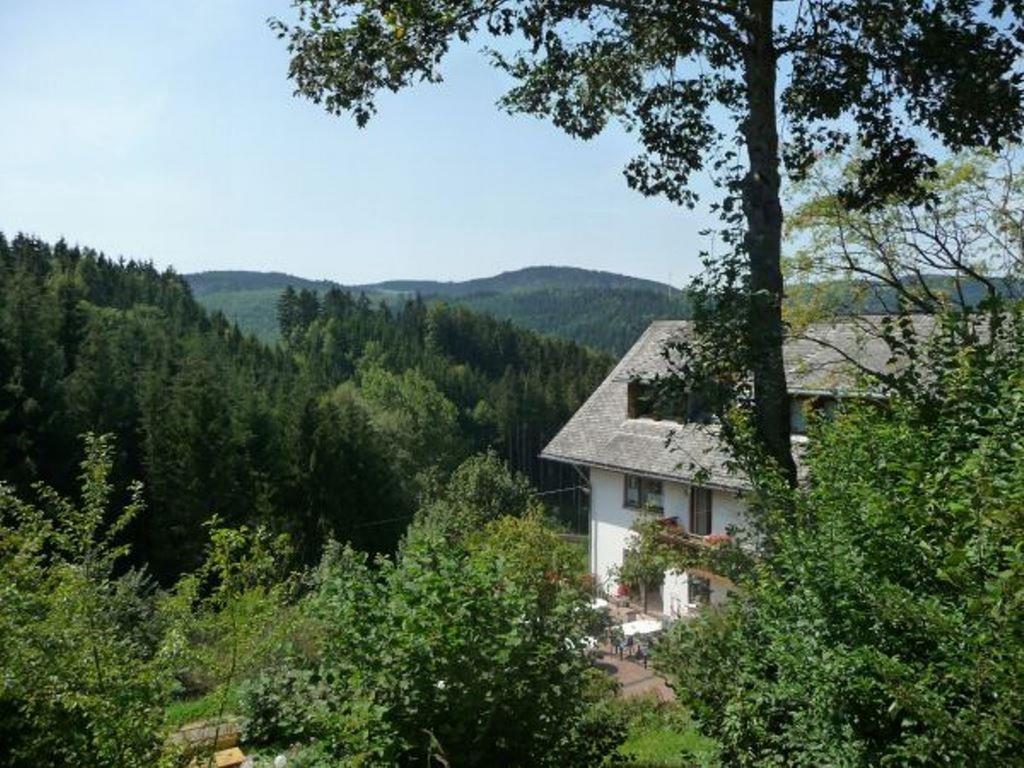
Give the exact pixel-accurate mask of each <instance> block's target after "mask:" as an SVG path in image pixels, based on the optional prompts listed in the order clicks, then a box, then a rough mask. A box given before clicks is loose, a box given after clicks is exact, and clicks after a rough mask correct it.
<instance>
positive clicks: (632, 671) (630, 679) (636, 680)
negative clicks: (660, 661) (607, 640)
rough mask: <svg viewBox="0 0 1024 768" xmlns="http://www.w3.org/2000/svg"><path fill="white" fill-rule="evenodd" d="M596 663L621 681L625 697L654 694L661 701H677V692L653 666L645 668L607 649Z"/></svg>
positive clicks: (622, 693) (621, 691) (620, 693)
mask: <svg viewBox="0 0 1024 768" xmlns="http://www.w3.org/2000/svg"><path fill="white" fill-rule="evenodd" d="M595 664H596V665H597V667H598V668H599V669H603V670H604V671H605V672H607V673H608V674H609V675H612V676H613V677H614V678H615V679H616V680H618V681H619V684H620V685H621V686H622V688H621V690H620V692H619V695H620V696H622V697H623V698H624V699H632V698H635V697H637V696H652V695H653V696H656V697H657V698H658V699H659V700H660V701H675V698H676V694H675V692H674V691H673V690H672V689H671V688H669V687H668V684H667V683H666V682H665V678H663V677H661V676H660V675H658V674H657V673H656V672H655V671H654V669H653V668H651V667H648V668H647V669H644V665H643V664H642V663H637V662H635V661H630V660H629V659H620V658H619V657H618V655H616V654H614V653H609V652H607V651H602V652H601V655H600V656H599V657H598V659H597V661H596V662H595Z"/></svg>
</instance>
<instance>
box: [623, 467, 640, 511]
mask: <svg viewBox="0 0 1024 768" xmlns="http://www.w3.org/2000/svg"><path fill="white" fill-rule="evenodd" d="M626 506H627V507H634V508H635V507H639V506H640V478H639V477H637V476H636V475H626Z"/></svg>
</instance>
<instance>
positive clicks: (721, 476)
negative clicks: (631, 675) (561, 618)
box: [541, 318, 892, 617]
mask: <svg viewBox="0 0 1024 768" xmlns="http://www.w3.org/2000/svg"><path fill="white" fill-rule="evenodd" d="M877 325H878V318H875V319H870V318H856V319H851V320H850V321H848V322H844V323H834V324H821V325H812V326H810V327H809V328H807V329H806V330H805V331H804V332H803V333H801V334H800V335H799V336H792V337H790V338H788V339H787V341H786V344H785V347H784V350H783V355H784V359H785V363H786V376H787V382H788V385H789V390H790V396H791V426H792V431H793V435H794V436H793V440H794V442H795V443H800V442H802V441H805V440H806V437H805V436H804V435H803V432H804V431H805V428H806V421H807V418H806V417H807V414H808V412H809V411H810V410H812V409H826V410H827V409H829V408H830V407H832V405H834V404H835V403H836V402H837V401H838V400H839V399H840V398H843V397H863V396H870V395H871V394H872V393H871V392H869V391H866V390H865V389H864V388H863V386H858V381H859V379H858V370H863V369H867V370H874V371H883V370H885V369H887V368H889V367H890V366H891V364H892V361H891V360H890V352H889V348H888V346H887V345H886V344H885V343H884V342H883V341H882V340H881V339H880V338H879V337H878V335H877V334H873V333H872V329H874V330H877ZM690 333H692V326H691V324H690V323H689V322H687V321H658V322H655V323H652V324H651V325H650V326H649V327H648V329H647V330H646V331H645V332H644V334H643V335H642V336H641V337H640V339H639V340H638V341H637V342H636V344H634V346H633V347H632V348H631V349H630V350H629V352H627V353H626V355H625V356H624V357H623V358H622V360H621V361H620V362H619V364H618V365H617V366H616V367H615V369H614V370H613V371H612V372H611V373H610V374H609V375H608V377H607V378H606V379H605V381H604V382H603V383H602V384H601V385H600V386H599V387H598V388H597V390H596V391H595V392H594V393H593V394H592V395H591V396H590V398H588V400H587V401H586V403H584V404H583V406H582V407H581V408H580V409H579V411H577V412H576V414H575V415H574V416H573V417H572V419H570V420H569V422H568V423H567V424H566V425H565V426H564V427H563V428H562V429H561V431H560V432H559V433H558V434H557V435H556V436H555V438H554V439H553V440H552V441H551V442H550V443H549V444H548V445H547V446H546V447H545V449H544V450H543V451H542V453H541V456H542V457H543V458H546V459H549V460H551V461H558V462H564V463H569V464H573V465H575V466H576V467H577V468H578V469H579V470H580V472H581V474H583V475H584V476H585V477H587V480H588V484H589V490H590V520H589V546H590V553H589V561H590V571H591V574H592V575H593V578H594V580H595V583H596V584H597V586H598V589H599V590H600V591H602V592H604V593H606V594H609V595H614V594H616V593H617V592H618V590H619V585H618V583H617V581H616V572H617V569H618V568H619V566H621V565H622V562H623V559H624V556H625V553H626V551H627V550H628V549H629V547H630V544H631V542H632V540H633V537H634V535H635V534H634V533H633V530H632V528H633V525H634V524H635V523H636V522H637V520H638V517H639V516H641V515H655V516H657V517H660V518H665V519H668V520H671V522H672V523H673V524H674V525H675V526H678V529H680V530H682V531H683V532H685V533H687V534H690V535H693V536H698V537H702V536H716V535H730V534H734V533H736V532H738V531H741V530H743V529H745V528H746V527H747V526H748V524H749V519H748V498H747V494H748V493H749V491H750V487H751V486H750V482H749V480H748V479H747V478H746V477H745V476H743V475H741V474H739V473H737V472H736V471H734V470H733V469H732V468H731V467H730V462H729V456H728V454H727V453H726V450H725V448H724V446H723V444H722V441H721V440H720V439H719V435H718V427H717V425H716V424H715V423H714V420H713V419H711V418H710V416H709V414H707V413H704V412H703V411H702V409H701V406H700V403H699V402H688V403H686V404H684V405H683V406H681V407H678V408H676V409H674V412H672V413H668V414H666V413H655V412H652V411H653V410H654V409H653V408H652V407H651V406H650V405H648V400H647V398H645V397H644V386H645V383H647V382H650V381H651V380H652V379H653V378H655V377H657V376H659V375H665V374H668V373H669V372H670V371H671V369H672V365H671V362H670V356H669V355H666V352H665V350H666V347H667V345H668V346H670V345H671V342H673V341H674V340H677V339H680V338H681V337H682V338H685V337H686V336H687V335H688V334H690ZM731 586H732V585H731V584H730V583H729V582H728V581H727V580H726V579H724V578H722V577H720V576H718V575H717V574H714V573H710V572H706V571H695V570H691V571H688V572H676V571H669V572H667V573H666V574H665V576H664V579H663V581H662V584H661V587H660V590H659V592H658V594H654V595H652V594H648V595H646V596H645V597H646V600H645V603H646V605H647V610H648V611H649V612H652V613H661V614H664V615H666V616H669V617H682V616H685V615H687V614H688V613H691V612H693V611H695V610H697V609H699V607H700V606H701V605H704V604H709V603H710V604H715V603H720V602H721V601H723V600H725V599H726V598H727V596H728V594H729V591H730V588H731Z"/></svg>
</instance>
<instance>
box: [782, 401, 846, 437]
mask: <svg viewBox="0 0 1024 768" xmlns="http://www.w3.org/2000/svg"><path fill="white" fill-rule="evenodd" d="M835 408H836V399H835V398H834V397H828V396H826V395H811V396H809V395H795V396H793V397H792V398H790V401H789V431H790V432H791V433H792V434H794V435H806V434H807V422H808V418H809V416H810V415H811V414H812V413H813V414H818V415H821V416H824V417H826V418H830V417H831V416H832V412H833V411H834V410H835Z"/></svg>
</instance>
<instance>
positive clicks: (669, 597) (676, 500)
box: [590, 468, 746, 615]
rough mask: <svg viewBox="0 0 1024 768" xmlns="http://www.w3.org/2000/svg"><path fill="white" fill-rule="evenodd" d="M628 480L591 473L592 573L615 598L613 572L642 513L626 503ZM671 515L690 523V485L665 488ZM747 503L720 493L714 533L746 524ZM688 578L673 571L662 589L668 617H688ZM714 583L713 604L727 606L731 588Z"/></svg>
mask: <svg viewBox="0 0 1024 768" xmlns="http://www.w3.org/2000/svg"><path fill="white" fill-rule="evenodd" d="M624 483H625V477H624V475H623V473H621V472H612V471H609V470H604V469H597V468H591V470H590V494H591V495H590V570H591V573H593V574H594V579H595V581H596V583H597V586H598V588H599V589H602V590H604V591H605V592H608V593H610V594H614V592H615V589H616V588H617V586H618V585H617V584H616V582H615V579H614V578H613V577H612V575H611V571H612V570H613V569H614V568H616V567H618V566H620V565H621V564H622V555H623V553H624V551H625V550H626V549H627V547H628V546H629V543H630V540H631V538H632V536H633V533H632V530H631V527H632V525H633V523H634V522H635V520H636V515H637V512H636V510H633V509H629V508H627V507H626V506H624V504H623V500H624ZM663 491H664V496H663V503H664V515H665V517H675V518H678V520H679V524H680V525H681V526H682V527H683V528H684V529H688V528H689V525H690V486H689V485H687V484H685V483H670V482H666V483H664V484H663ZM745 509H746V502H745V501H744V500H743V499H742V498H741V497H739V496H737V494H736V493H734V492H729V491H720V490H716V491H714V495H713V499H712V506H711V532H712V533H727V532H728V529H729V528H730V527H732V526H742V525H743V524H744V516H743V513H744V510H745ZM687 578H688V577H687V574H686V573H685V572H684V573H676V572H674V571H669V572H668V573H666V574H665V582H664V584H663V585H662V590H661V594H662V605H663V607H664V611H665V613H666V614H668V615H673V613H674V612H675V614H676V615H682V613H685V607H686V606H687V605H688V603H689V596H688V594H687V592H688V590H687ZM716 581H717V580H712V595H711V600H712V602H713V603H718V602H721V600H723V599H724V597H725V593H726V587H725V586H723V585H722V584H720V583H716Z"/></svg>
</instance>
